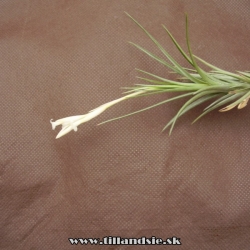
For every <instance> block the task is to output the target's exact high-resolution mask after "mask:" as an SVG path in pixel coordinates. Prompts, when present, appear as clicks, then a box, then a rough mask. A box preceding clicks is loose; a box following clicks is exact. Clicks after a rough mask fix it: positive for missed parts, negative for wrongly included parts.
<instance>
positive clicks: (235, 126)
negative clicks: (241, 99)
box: [0, 0, 250, 250]
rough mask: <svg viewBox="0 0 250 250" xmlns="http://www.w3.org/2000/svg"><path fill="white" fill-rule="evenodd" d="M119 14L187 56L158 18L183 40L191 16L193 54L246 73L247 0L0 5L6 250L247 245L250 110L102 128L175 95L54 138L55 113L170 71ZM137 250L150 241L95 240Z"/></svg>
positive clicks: (127, 106)
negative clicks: (166, 242) (171, 124)
mask: <svg viewBox="0 0 250 250" xmlns="http://www.w3.org/2000/svg"><path fill="white" fill-rule="evenodd" d="M124 11H127V12H128V13H130V14H131V15H132V16H133V17H134V18H135V19H137V20H138V21H139V22H140V23H141V24H142V25H143V26H144V27H145V28H147V29H148V31H150V32H151V33H152V34H153V35H154V36H155V37H156V38H157V39H158V40H159V41H160V42H161V43H163V44H164V46H165V48H167V50H168V51H169V52H170V53H171V54H172V55H173V56H174V57H176V58H177V59H178V60H179V62H181V63H184V60H183V59H182V58H181V56H180V55H179V54H178V52H177V51H176V49H175V48H174V46H173V44H172V43H171V41H170V39H169V38H168V37H167V35H166V33H165V31H164V30H163V29H162V27H161V24H165V25H166V26H167V27H168V28H169V29H170V31H171V32H172V33H173V34H174V36H175V37H176V39H177V40H178V41H179V42H180V44H182V45H185V16H184V14H185V13H188V15H189V20H190V38H191V44H192V48H193V52H194V53H195V54H196V55H198V56H200V57H202V58H203V59H205V60H207V61H209V62H211V63H213V64H215V65H217V66H219V67H222V68H224V69H227V70H249V69H250V61H249V55H250V46H249V41H250V18H249V13H250V2H249V1H248V0H240V1H228V0H216V1H211V0H206V1H198V0H190V1H182V0H166V1H163V0H154V1H149V0H134V1H132V0H130V1H126V0H116V1H115V0H104V1H100V0H99V1H98V0H86V1H80V0H79V1H61V0H54V1H30V0H27V1H12V0H8V1H7V0H6V1H4V0H2V1H1V2H0V55H1V56H0V70H1V74H0V86H1V91H0V105H1V108H0V117H1V127H0V147H1V150H0V164H1V168H0V197H1V199H0V249H6V250H9V249H71V248H82V249H92V248H94V247H90V246H75V247H73V246H71V245H70V243H69V241H68V238H69V237H74V238H76V237H82V238H86V237H104V236H108V235H112V236H122V237H142V236H147V237H151V236H153V235H154V236H157V237H163V238H167V237H172V236H177V237H180V238H181V242H182V246H179V247H175V248H178V249H215V250H216V249H241V250H243V249H250V242H249V239H250V237H249V233H250V192H249V189H250V182H249V179H250V168H249V160H250V154H249V138H250V137H249V136H250V133H249V121H250V112H249V107H247V108H245V109H243V110H241V111H237V110H233V111H230V112H228V113H223V114H221V113H219V112H216V111H215V112H213V113H211V114H209V115H207V116H206V117H204V118H203V119H202V120H201V121H199V122H197V123H196V124H195V125H192V126H191V121H192V120H193V119H194V118H195V117H196V116H197V115H198V114H199V113H200V112H201V111H202V107H200V108H197V109H195V110H194V111H192V112H190V113H189V115H186V116H184V117H183V118H181V119H180V120H179V121H178V123H177V125H176V127H175V129H174V131H173V134H172V136H171V137H169V136H168V134H167V132H166V133H161V129H162V128H163V126H164V125H165V124H166V123H167V121H169V119H171V118H172V117H173V115H174V114H175V113H176V112H177V111H178V108H179V107H180V106H181V105H182V104H183V102H182V101H177V102H175V103H170V104H167V105H164V106H160V107H158V108H156V109H154V110H149V111H147V112H145V113H141V114H138V115H135V116H132V117H128V118H125V119H123V120H119V121H115V122H112V123H108V124H105V125H102V126H96V124H97V123H99V122H101V121H104V120H106V119H109V118H113V117H116V116H119V115H122V114H126V113H129V112H132V111H135V110H138V109H140V108H143V107H146V106H148V105H150V104H153V103H156V102H157V101H161V100H164V99H165V98H167V97H168V96H169V95H159V96H150V97H142V98H139V99H133V100H129V101H126V102H124V103H121V104H118V105H117V106H116V107H112V108H111V109H110V110H108V111H107V112H106V113H104V114H102V115H101V116H100V117H98V118H96V119H94V120H93V121H91V122H89V123H87V124H84V125H81V126H79V130H78V132H77V133H75V132H71V133H69V134H68V135H66V136H65V137H62V138H60V139H58V140H56V139H55V136H56V134H57V132H59V129H58V128H57V130H56V131H52V129H51V124H50V123H49V120H50V119H51V118H53V119H54V120H56V119H59V118H63V117H66V116H70V115H80V114H85V113H87V112H88V111H89V110H91V109H93V108H95V107H97V106H98V105H100V104H103V103H105V102H108V101H111V100H113V99H116V98H118V97H120V96H121V93H122V90H121V89H120V88H121V87H124V86H132V85H133V84H134V83H138V80H136V75H138V73H136V71H135V70H134V69H135V68H140V69H143V70H146V71H150V72H152V73H155V74H159V75H162V76H166V77H172V76H171V75H170V74H169V73H168V71H167V70H166V68H164V67H163V66H161V65H159V64H158V63H156V62H154V61H153V60H151V59H150V58H148V57H147V56H146V55H144V54H143V53H141V52H140V51H138V50H137V49H136V48H134V47H132V46H131V45H129V44H128V41H133V42H135V43H138V44H140V45H142V46H144V47H146V48H147V49H149V50H151V51H152V52H155V53H158V50H157V48H156V47H155V46H154V44H152V42H151V41H150V40H149V39H148V38H147V37H146V36H145V34H144V33H143V32H142V31H141V30H140V29H139V28H138V27H137V26H136V25H135V24H134V23H133V22H132V21H131V20H130V19H129V18H128V17H127V16H126V15H125V14H124ZM184 65H185V64H184ZM99 248H100V247H99ZM135 248H136V249H137V248H138V249H154V247H152V246H140V247H135V246H106V247H104V246H102V247H101V249H135ZM168 248H169V249H171V248H174V247H171V246H157V247H155V249H168Z"/></svg>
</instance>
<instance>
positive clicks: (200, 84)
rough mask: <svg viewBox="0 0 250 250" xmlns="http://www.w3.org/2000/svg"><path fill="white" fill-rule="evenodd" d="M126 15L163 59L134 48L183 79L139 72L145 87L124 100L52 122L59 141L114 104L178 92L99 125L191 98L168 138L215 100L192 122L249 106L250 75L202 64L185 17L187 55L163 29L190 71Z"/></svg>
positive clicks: (133, 89)
mask: <svg viewBox="0 0 250 250" xmlns="http://www.w3.org/2000/svg"><path fill="white" fill-rule="evenodd" d="M126 14H127V15H128V16H129V17H130V18H131V19H132V20H133V21H134V22H135V23H136V24H137V25H138V26H139V27H140V28H141V29H142V30H143V31H144V32H145V33H146V35H147V36H148V37H149V38H150V39H151V40H152V41H153V43H154V44H155V45H156V46H157V47H158V49H159V50H160V51H161V52H162V55H163V56H164V59H163V58H160V57H158V56H156V55H154V54H153V53H151V52H149V51H148V50H146V49H144V48H142V47H141V46H139V45H137V44H134V43H132V42H131V44H132V45H134V46H135V47H136V48H138V49H139V50H141V51H142V52H144V53H145V54H147V55H148V56H149V57H151V58H152V59H154V60H156V61H157V62H159V63H161V64H162V65H164V66H166V67H167V68H168V69H170V70H171V71H172V72H174V73H177V74H178V75H179V76H180V78H178V79H180V80H176V81H173V80H170V79H166V78H163V77H160V76H157V75H154V74H152V73H149V72H146V71H143V70H138V71H139V72H141V73H143V74H144V75H145V77H139V78H140V79H142V80H143V81H145V83H144V84H136V85H135V86H133V87H128V88H126V89H128V91H126V92H125V94H126V95H125V96H123V97H121V98H119V99H116V100H114V101H111V102H108V103H106V104H103V105H101V106H100V107H98V108H96V109H94V110H91V111H90V112H89V113H87V114H85V115H78V116H71V117H66V118H63V119H59V120H57V121H55V122H53V121H52V120H51V121H50V122H51V124H52V129H55V127H56V126H58V125H62V129H61V131H60V132H59V133H58V135H57V136H56V138H60V137H62V136H63V135H65V134H67V133H68V132H70V131H71V130H74V131H77V126H78V125H80V124H81V123H84V122H87V121H89V120H91V119H92V118H94V117H96V116H98V115H99V114H101V113H102V112H103V111H105V110H106V109H107V108H109V107H111V106H113V105H114V104H117V103H118V102H121V101H123V100H127V99H130V98H134V97H139V96H145V95H150V94H159V93H163V92H177V93H178V92H181V94H179V95H177V96H175V97H172V98H169V99H167V100H164V101H162V102H160V103H156V104H154V105H152V106H150V107H146V108H144V109H141V110H138V111H136V112H133V113H130V114H127V115H124V116H120V117H117V118H113V119H110V120H108V121H104V122H102V123H100V124H104V123H106V122H110V121H113V120H117V119H120V118H123V117H126V116H129V115H133V114H136V113H139V112H142V111H145V110H147V109H150V108H153V107H156V106H159V105H162V104H164V103H167V102H170V101H174V100H177V99H181V98H185V97H190V99H189V100H188V101H186V102H185V103H184V105H183V106H182V107H181V108H180V110H179V111H178V112H177V114H176V115H175V116H174V117H173V118H172V119H171V120H170V121H169V122H168V124H167V125H166V126H165V127H164V128H163V130H165V129H166V128H169V127H170V130H169V134H171V132H172V130H173V128H174V125H175V123H176V121H177V119H178V118H179V117H180V116H182V115H184V114H185V113H186V112H187V111H189V110H191V109H193V108H195V107H196V106H199V105H200V104H202V103H205V102H207V101H209V100H212V101H211V103H210V104H209V105H208V106H207V107H206V108H205V109H204V110H203V112H202V113H201V115H200V116H198V117H197V118H196V119H195V120H194V121H193V122H195V121H197V120H198V119H200V118H201V117H202V116H204V115H206V114H207V113H209V112H210V111H212V110H214V109H217V108H220V109H219V111H220V112H225V111H228V110H231V109H232V108H234V107H236V106H237V107H238V109H242V108H244V107H245V106H246V105H247V102H248V100H249V98H250V72H249V71H247V72H237V73H232V72H228V71H226V70H223V69H220V68H218V67H215V66H213V65H211V64H209V63H207V62H206V61H204V60H202V59H201V58H199V57H197V56H195V55H193V53H192V51H191V47H190V42H189V34H188V18H187V15H186V42H187V48H188V53H186V52H184V50H183V49H182V48H181V46H180V45H179V44H178V43H177V41H176V40H175V38H174V37H173V35H172V34H171V33H170V32H169V30H168V29H167V28H166V27H165V26H164V25H163V28H164V30H165V31H166V32H167V34H168V36H169V37H170V39H171V40H172V42H173V43H174V44H175V46H176V48H177V49H178V50H179V52H180V53H181V54H182V56H183V57H184V58H185V59H186V60H187V62H188V63H189V64H190V66H191V69H189V68H185V67H182V66H181V65H180V64H179V63H178V62H176V61H175V60H174V59H173V58H172V57H171V55H170V54H169V53H168V52H167V51H166V50H165V49H164V48H163V47H162V45H161V44H160V43H159V42H158V41H157V40H156V39H155V38H154V37H153V36H152V35H151V34H150V33H149V32H148V31H147V30H146V29H145V28H144V27H143V26H142V25H141V24H139V23H138V22H137V21H136V20H135V19H134V18H133V17H131V16H130V15H129V14H128V13H126ZM198 61H199V62H201V63H203V64H204V65H206V66H208V67H209V68H210V69H211V71H209V72H205V71H204V70H203V69H202V68H200V67H199V66H198V64H197V62H198ZM183 92H184V94H183Z"/></svg>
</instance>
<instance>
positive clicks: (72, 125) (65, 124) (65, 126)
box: [50, 91, 143, 139]
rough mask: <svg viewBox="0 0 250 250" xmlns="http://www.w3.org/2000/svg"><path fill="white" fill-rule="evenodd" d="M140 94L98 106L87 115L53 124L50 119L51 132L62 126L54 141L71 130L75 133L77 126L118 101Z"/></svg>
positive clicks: (67, 118) (134, 94) (66, 118)
mask: <svg viewBox="0 0 250 250" xmlns="http://www.w3.org/2000/svg"><path fill="white" fill-rule="evenodd" d="M141 93H143V91H140V92H136V93H133V94H130V95H126V96H124V97H121V98H119V99H116V100H114V101H111V102H108V103H105V104H103V105H101V106H99V107H98V108H95V109H93V110H91V111H89V113H87V114H85V115H76V116H69V117H65V118H62V119H59V120H56V121H55V122H53V121H52V119H51V120H50V123H51V125H52V129H53V130H54V129H55V128H56V126H58V125H62V129H61V131H60V132H59V133H58V134H57V136H56V139H58V138H60V137H62V136H64V135H66V134H67V133H69V132H70V131H71V130H74V131H77V126H78V125H80V124H82V123H84V122H87V121H89V120H91V119H93V118H95V117H96V116H98V115H100V114H101V113H102V112H103V111H105V110H106V109H107V108H109V107H111V106H112V105H114V104H116V103H118V102H120V101H123V100H125V99H128V98H130V97H133V96H136V95H139V94H141Z"/></svg>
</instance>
